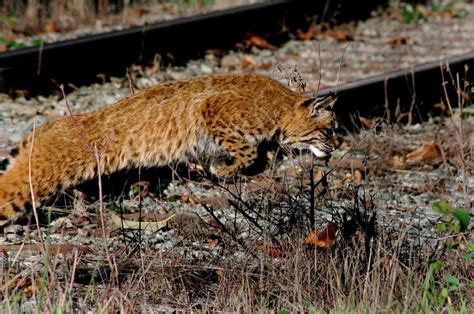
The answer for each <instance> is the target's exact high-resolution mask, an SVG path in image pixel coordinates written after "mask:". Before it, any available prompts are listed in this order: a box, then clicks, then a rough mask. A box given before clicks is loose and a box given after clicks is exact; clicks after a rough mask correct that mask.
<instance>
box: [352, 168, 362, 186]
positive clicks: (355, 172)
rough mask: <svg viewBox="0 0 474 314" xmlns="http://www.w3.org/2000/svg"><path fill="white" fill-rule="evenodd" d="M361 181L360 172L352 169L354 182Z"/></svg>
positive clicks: (358, 183) (358, 182)
mask: <svg viewBox="0 0 474 314" xmlns="http://www.w3.org/2000/svg"><path fill="white" fill-rule="evenodd" d="M361 181H362V173H361V172H360V171H359V170H355V171H354V183H355V184H357V185H360V183H361Z"/></svg>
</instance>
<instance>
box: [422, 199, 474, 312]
mask: <svg viewBox="0 0 474 314" xmlns="http://www.w3.org/2000/svg"><path fill="white" fill-rule="evenodd" d="M432 208H433V210H434V211H435V212H437V213H440V214H442V215H443V216H444V218H445V219H444V221H443V222H441V223H439V224H438V225H437V226H436V228H435V232H436V234H438V235H439V236H441V239H443V240H444V242H443V244H444V245H445V247H446V248H447V249H448V250H449V251H450V252H452V253H453V254H452V256H453V257H454V258H456V256H459V257H460V258H461V259H463V260H464V261H465V262H467V263H468V264H471V263H473V261H474V242H471V241H472V240H470V239H469V238H468V237H469V234H468V233H467V231H468V229H469V223H470V220H471V216H470V214H469V210H467V209H466V208H456V207H453V206H452V204H451V203H449V202H448V201H447V200H440V201H437V202H434V203H433V206H432ZM454 253H458V254H454ZM447 266H448V265H445V264H444V263H443V262H441V261H440V260H434V261H431V262H430V263H429V265H428V271H427V273H426V277H425V281H424V284H423V301H425V302H428V303H429V302H431V303H432V304H433V305H435V306H437V307H444V306H445V305H446V304H447V305H448V306H452V305H453V299H452V296H453V295H454V294H455V293H456V294H457V295H458V296H459V295H460V294H459V291H460V290H461V289H465V288H466V287H468V289H473V288H474V281H472V278H469V276H467V278H465V279H461V278H459V276H456V275H454V274H453V273H451V272H450V271H449V270H448V269H447V268H448V267H447ZM469 280H471V281H470V282H466V281H469ZM461 295H462V293H461ZM424 304H426V303H424Z"/></svg>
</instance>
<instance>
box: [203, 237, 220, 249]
mask: <svg viewBox="0 0 474 314" xmlns="http://www.w3.org/2000/svg"><path fill="white" fill-rule="evenodd" d="M218 244H219V239H214V240H212V241H211V242H209V243H208V244H206V246H207V248H208V249H211V250H212V249H213V248H215V247H216V246H217V245H218Z"/></svg>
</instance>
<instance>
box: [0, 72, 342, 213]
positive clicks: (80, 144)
mask: <svg viewBox="0 0 474 314" xmlns="http://www.w3.org/2000/svg"><path fill="white" fill-rule="evenodd" d="M333 103H334V101H333V100H332V99H327V98H326V99H325V100H323V101H321V100H319V99H318V100H316V101H315V100H314V99H310V98H308V97H303V96H299V95H297V94H295V93H293V92H291V91H290V90H288V89H287V88H285V87H284V86H282V85H281V84H280V83H278V82H276V81H274V80H272V79H270V78H267V77H264V76H258V75H254V74H229V75H216V76H207V77H200V78H195V79H189V80H185V81H176V82H172V83H168V84H162V85H158V86H155V87H152V88H150V89H147V90H144V91H142V92H140V93H138V94H136V95H134V96H131V97H128V98H126V99H124V100H122V101H119V102H117V103H116V104H114V105H111V106H108V107H104V108H101V109H99V110H96V111H94V112H91V113H87V114H81V115H77V116H74V117H65V118H62V119H59V120H57V121H54V122H51V123H49V124H47V125H45V126H43V127H40V128H38V129H37V130H36V132H35V134H34V141H32V135H30V136H28V137H26V138H25V139H24V140H23V141H22V143H21V144H20V145H19V154H18V156H17V157H16V159H15V161H14V163H13V164H12V165H11V167H10V168H9V169H8V170H7V171H6V172H5V173H4V174H3V176H1V177H0V218H2V219H12V218H15V217H17V216H19V214H20V213H22V212H24V209H25V206H28V204H30V203H31V195H30V184H29V183H30V181H29V175H28V173H29V169H30V167H29V158H30V148H31V146H32V145H33V152H32V155H31V173H32V177H31V183H32V186H33V190H34V193H35V200H36V201H41V200H44V199H47V198H48V197H50V196H51V195H52V194H54V193H55V192H56V191H58V190H61V189H64V188H67V187H69V186H72V185H76V184H78V183H80V182H82V181H85V180H88V179H92V178H93V177H95V176H96V174H97V163H96V158H95V156H94V147H96V148H97V151H98V152H99V154H100V165H101V168H102V169H101V171H102V172H103V173H112V172H115V171H118V170H121V169H127V168H132V167H138V166H142V167H151V166H163V165H166V164H169V163H172V162H183V161H187V160H191V159H199V158H203V157H205V158H209V157H212V156H222V155H226V156H228V157H229V158H230V160H231V161H232V162H230V163H229V162H228V161H229V158H227V162H222V161H219V160H218V158H217V159H214V161H213V162H212V164H211V171H212V172H213V173H215V174H217V175H219V176H224V177H225V176H233V175H235V174H237V173H239V172H241V171H242V170H244V169H246V168H247V167H249V166H250V165H252V163H253V162H254V161H255V160H256V158H257V146H258V145H259V143H261V142H263V141H269V140H277V141H279V142H280V143H282V144H287V145H290V146H293V147H297V148H308V146H309V144H311V145H313V147H315V149H314V148H313V149H312V151H313V152H315V150H317V152H315V154H317V155H321V156H323V155H325V154H326V153H330V152H332V151H333V150H334V149H335V148H336V147H337V145H338V140H337V136H336V135H335V133H334V132H332V130H333V129H334V128H335V127H336V125H335V123H336V122H335V117H334V114H333V112H332V111H331V110H330V108H331V107H332V104H333Z"/></svg>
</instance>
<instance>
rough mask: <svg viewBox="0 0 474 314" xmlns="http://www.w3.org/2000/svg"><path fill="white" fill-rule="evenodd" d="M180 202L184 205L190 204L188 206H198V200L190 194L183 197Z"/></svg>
mask: <svg viewBox="0 0 474 314" xmlns="http://www.w3.org/2000/svg"><path fill="white" fill-rule="evenodd" d="M179 200H180V201H181V202H182V203H188V204H191V205H196V200H195V199H194V197H192V196H191V195H188V194H183V195H181V197H180V198H179Z"/></svg>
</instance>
